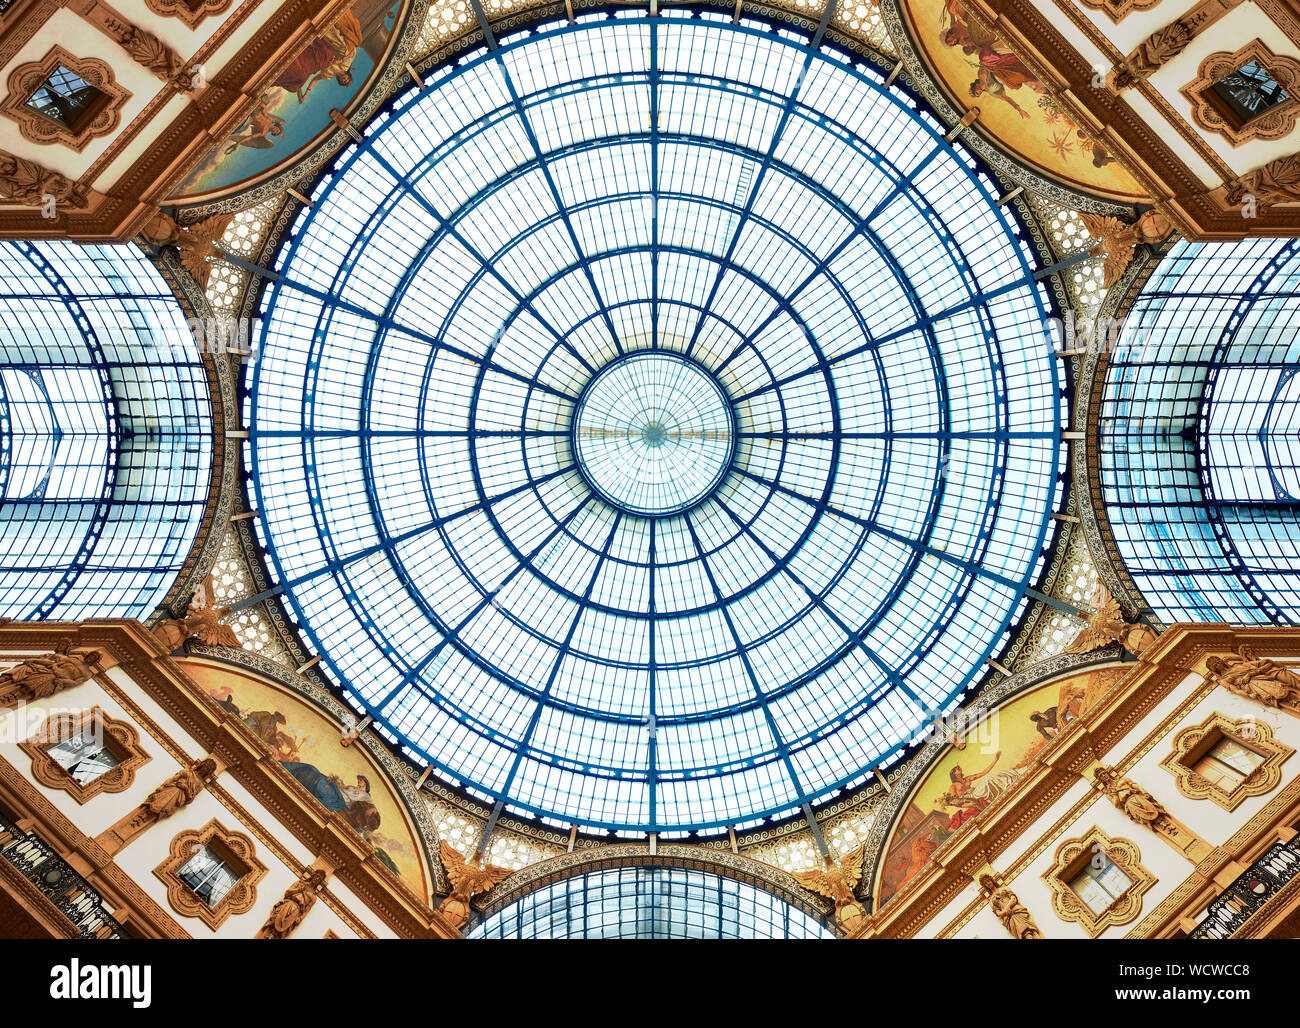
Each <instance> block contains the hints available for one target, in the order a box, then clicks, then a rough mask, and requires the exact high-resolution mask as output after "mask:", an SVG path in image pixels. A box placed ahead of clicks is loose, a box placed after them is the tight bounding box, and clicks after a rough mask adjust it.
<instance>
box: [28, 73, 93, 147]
mask: <svg viewBox="0 0 1300 1028" xmlns="http://www.w3.org/2000/svg"><path fill="white" fill-rule="evenodd" d="M105 99H106V97H105V96H104V93H103V92H102V91H101V90H99V89H97V88H96V87H94V86H92V85H91V84H90V83H89V82H87V81H86V80H85V79H83V78H82V77H81V76H80V75H78V74H77V73H76V72H75V71H72V70H70V69H68V68H65V67H64V66H63V65H61V64H60V65H58V66H56V67H55V69H54V70H53V71H52V72H50V74H49V77H48V78H46V80H45V81H44V82H42V83H41V84H40V85H39V86H37V87H36V91H35V92H34V93H32V95H31V96H30V97H29V98H28V100H27V106H28V107H30V108H31V109H32V110H34V111H35V112H36V113H37V114H41V115H43V116H44V117H46V118H49V119H50V120H51V121H53V122H57V123H58V124H60V125H62V126H63V127H64V128H66V129H67V130H68V131H70V132H76V131H77V129H78V127H79V126H80V125H82V124H84V123H85V122H86V120H87V119H88V118H92V117H94V115H96V114H97V113H99V110H100V108H101V107H102V106H103V104H104V101H105Z"/></svg>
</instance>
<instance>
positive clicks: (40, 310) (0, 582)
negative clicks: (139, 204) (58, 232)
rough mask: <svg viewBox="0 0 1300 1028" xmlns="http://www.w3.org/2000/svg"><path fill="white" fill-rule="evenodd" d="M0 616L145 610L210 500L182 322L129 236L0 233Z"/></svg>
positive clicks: (208, 407) (204, 418)
mask: <svg viewBox="0 0 1300 1028" xmlns="http://www.w3.org/2000/svg"><path fill="white" fill-rule="evenodd" d="M0 281H2V282H3V285H2V286H0V292H2V294H3V295H0V321H3V324H4V330H3V332H0V554H3V560H0V616H3V617H11V618H15V619H18V620H51V619H52V620H66V621H77V620H81V619H83V618H103V617H139V618H144V617H148V616H149V615H150V614H152V613H153V612H154V609H155V607H156V606H157V605H158V604H159V603H160V602H161V601H162V600H163V598H164V597H165V596H166V594H167V591H168V589H169V588H170V587H171V586H172V583H173V582H174V581H175V579H176V575H177V573H178V572H179V571H180V570H181V568H182V567H183V566H184V564H185V561H186V559H187V558H188V557H189V554H190V549H191V547H192V546H193V545H194V540H195V538H196V537H197V536H198V532H199V528H200V526H201V525H202V524H203V518H204V514H205V510H206V507H207V502H208V483H209V478H210V477H211V473H212V459H213V455H212V432H213V426H212V401H211V398H210V394H209V391H208V375H207V371H206V369H205V368H204V366H203V362H202V359H201V357H200V355H199V351H198V346H197V343H196V342H195V338H194V333H193V332H192V331H190V327H189V326H188V325H187V324H186V321H185V318H184V316H183V315H182V313H181V310H180V308H179V307H178V306H177V304H176V299H175V297H174V296H173V295H172V292H171V289H170V288H169V287H168V285H167V283H166V281H165V280H164V279H163V277H162V276H161V275H160V274H159V273H158V270H157V269H156V268H155V267H154V266H153V264H151V263H150V262H149V260H148V258H146V257H145V256H144V254H143V253H141V252H140V251H139V250H138V249H137V248H136V247H134V246H78V245H74V244H72V243H64V242H56V241H45V242H5V243H0Z"/></svg>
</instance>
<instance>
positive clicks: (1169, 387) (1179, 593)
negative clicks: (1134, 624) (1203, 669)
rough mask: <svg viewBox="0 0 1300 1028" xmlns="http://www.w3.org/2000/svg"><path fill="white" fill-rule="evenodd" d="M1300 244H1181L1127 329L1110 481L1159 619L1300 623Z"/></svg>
mask: <svg viewBox="0 0 1300 1028" xmlns="http://www.w3.org/2000/svg"><path fill="white" fill-rule="evenodd" d="M1298 283H1300V243H1297V241H1295V240H1279V239H1257V240H1246V241H1244V242H1241V243H1224V244H1213V245H1210V244H1194V243H1181V244H1179V245H1178V246H1177V247H1175V248H1174V250H1173V251H1171V252H1170V254H1169V255H1168V256H1167V257H1166V258H1165V259H1164V261H1163V262H1162V263H1161V265H1160V266H1159V268H1158V269H1157V270H1156V273H1155V274H1154V275H1153V276H1152V278H1151V280H1150V282H1148V284H1147V286H1146V287H1145V288H1144V289H1143V291H1142V293H1141V295H1139V296H1138V298H1137V300H1136V301H1135V302H1134V305H1133V308H1132V310H1131V311H1130V313H1129V316H1128V318H1127V319H1126V321H1125V326H1124V331H1123V332H1122V334H1121V336H1120V340H1119V345H1118V346H1117V348H1116V351H1115V353H1114V354H1113V355H1112V356H1111V359H1110V363H1109V367H1108V371H1107V377H1106V383H1105V386H1104V391H1103V394H1102V405H1101V425H1100V442H1101V483H1102V488H1103V492H1104V496H1105V501H1106V510H1107V514H1108V516H1109V520H1110V523H1111V529H1112V532H1113V533H1114V536H1115V542H1116V545H1117V546H1118V548H1119V551H1120V554H1121V556H1122V557H1123V560H1124V564H1125V568H1126V569H1127V571H1128V572H1129V574H1130V575H1131V576H1132V578H1133V580H1134V582H1135V583H1136V584H1137V586H1138V588H1139V589H1140V590H1141V591H1142V594H1143V597H1144V598H1145V599H1146V601H1147V603H1148V604H1149V605H1150V607H1151V608H1152V610H1153V611H1154V612H1155V613H1156V615H1157V617H1159V618H1160V619H1161V620H1162V621H1165V622H1172V621H1230V622H1244V623H1257V622H1271V623H1277V624H1295V623H1297V622H1300V501H1298V500H1297V497H1300V434H1298V430H1300V388H1298V387H1300V378H1297V376H1296V371H1297V370H1300V337H1298V336H1297V331H1298V330H1300V328H1298V326H1300V284H1298Z"/></svg>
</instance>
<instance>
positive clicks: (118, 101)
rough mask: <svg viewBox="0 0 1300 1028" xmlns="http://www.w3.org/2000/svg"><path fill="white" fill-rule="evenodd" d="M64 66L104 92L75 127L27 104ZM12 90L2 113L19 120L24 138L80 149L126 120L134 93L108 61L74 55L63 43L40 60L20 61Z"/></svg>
mask: <svg viewBox="0 0 1300 1028" xmlns="http://www.w3.org/2000/svg"><path fill="white" fill-rule="evenodd" d="M59 67H64V68H67V69H68V70H69V71H71V72H74V73H75V74H76V75H78V76H79V77H80V78H81V79H82V80H83V81H85V82H86V83H87V84H88V85H91V86H94V87H95V88H96V89H98V90H99V91H100V93H101V94H103V95H102V96H101V97H100V98H99V100H97V101H96V103H95V104H94V105H92V106H91V107H90V108H89V109H88V110H87V111H86V112H85V114H83V115H82V116H81V117H80V118H79V119H78V120H77V123H76V124H75V125H73V126H71V127H69V126H66V125H62V124H60V123H59V122H57V121H55V120H54V119H53V118H47V117H46V116H45V115H43V114H39V113H38V112H36V111H35V110H33V109H32V108H31V107H28V106H27V101H28V100H30V99H31V97H32V94H33V93H35V92H36V90H37V89H39V88H40V86H41V84H42V83H43V82H44V81H45V80H46V79H48V78H49V77H50V75H51V74H53V73H54V71H55V69H56V68H59ZM7 88H8V94H7V95H6V96H5V98H4V100H3V101H2V102H0V114H4V115H6V116H7V117H9V118H12V119H13V120H14V121H16V122H17V123H18V131H19V132H21V133H22V134H23V138H24V139H29V140H31V141H32V142H33V143H42V144H50V143H62V144H63V145H64V146H68V147H71V148H72V149H73V150H76V151H77V152H78V153H80V152H81V151H82V150H84V149H85V148H86V147H87V146H89V145H90V142H91V140H93V139H98V138H99V137H100V136H106V135H108V134H110V133H111V132H113V131H115V130H116V129H117V126H118V124H119V123H120V122H121V120H122V106H123V105H124V104H125V103H126V102H127V100H129V99H131V94H130V93H129V92H128V91H127V90H126V89H124V88H123V87H121V86H119V85H118V84H117V79H116V78H114V76H113V69H112V67H111V66H110V65H109V64H108V62H106V61H101V60H99V59H97V58H94V57H74V56H73V55H72V54H70V53H68V51H67V50H65V49H63V47H61V46H55V47H53V48H51V50H50V52H49V53H47V54H46V55H45V56H44V57H43V58H41V59H40V60H39V61H30V62H28V63H26V64H20V65H19V66H18V67H17V68H15V69H14V70H13V71H12V72H10V73H9V81H8V84H7Z"/></svg>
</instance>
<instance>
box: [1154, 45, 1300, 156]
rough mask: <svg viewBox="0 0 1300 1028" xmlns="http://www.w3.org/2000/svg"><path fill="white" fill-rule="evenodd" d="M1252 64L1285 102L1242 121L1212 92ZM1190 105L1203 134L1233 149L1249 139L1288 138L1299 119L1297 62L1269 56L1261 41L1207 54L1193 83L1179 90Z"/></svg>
mask: <svg viewBox="0 0 1300 1028" xmlns="http://www.w3.org/2000/svg"><path fill="white" fill-rule="evenodd" d="M1251 61H1254V62H1256V63H1257V64H1259V66H1260V67H1262V68H1264V69H1265V70H1266V71H1267V72H1268V74H1269V76H1270V77H1271V78H1272V79H1273V80H1274V81H1275V82H1276V83H1277V84H1278V85H1279V86H1281V87H1282V89H1283V90H1284V91H1285V92H1286V95H1287V98H1286V99H1285V100H1283V101H1282V102H1281V103H1279V104H1277V105H1276V106H1275V107H1272V108H1270V109H1269V110H1267V111H1265V112H1264V113H1263V114H1260V115H1258V116H1257V117H1254V118H1251V119H1250V120H1248V121H1242V120H1240V118H1239V117H1238V116H1237V115H1236V114H1235V113H1233V111H1232V110H1231V109H1230V108H1229V107H1228V106H1227V104H1225V103H1224V101H1223V100H1222V99H1221V98H1220V97H1219V95H1218V94H1217V93H1216V92H1215V90H1214V86H1215V85H1216V84H1217V83H1219V82H1221V81H1222V80H1223V79H1224V78H1226V77H1227V76H1229V75H1231V74H1232V73H1233V72H1235V71H1237V70H1238V69H1239V68H1241V67H1242V66H1244V65H1245V64H1247V63H1249V62H1251ZM1179 92H1180V93H1182V94H1183V96H1185V97H1186V98H1187V100H1188V101H1189V102H1190V103H1191V105H1192V120H1193V121H1194V122H1196V124H1197V125H1199V126H1200V127H1201V128H1203V129H1205V130H1206V131H1207V132H1217V133H1219V135H1221V136H1223V137H1224V138H1225V139H1227V140H1228V142H1230V143H1231V144H1232V145H1233V146H1241V145H1242V144H1243V143H1248V142H1250V141H1251V140H1252V139H1280V138H1281V137H1282V136H1286V135H1290V133H1291V131H1292V130H1293V129H1294V128H1295V124H1296V119H1297V118H1300V61H1297V60H1295V59H1293V58H1291V57H1283V56H1279V55H1277V54H1275V53H1273V51H1272V50H1270V49H1269V48H1268V44H1266V43H1265V42H1264V41H1263V40H1261V39H1256V40H1253V41H1252V42H1250V43H1247V44H1246V45H1245V46H1243V47H1242V48H1241V49H1240V50H1238V51H1236V52H1235V53H1229V52H1227V51H1226V50H1221V51H1219V52H1217V53H1212V54H1210V56H1209V57H1207V58H1205V60H1203V61H1202V62H1201V64H1200V67H1199V68H1197V69H1196V79H1195V80H1194V81H1192V82H1189V83H1188V84H1187V85H1185V86H1183V87H1182V89H1180V90H1179Z"/></svg>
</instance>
